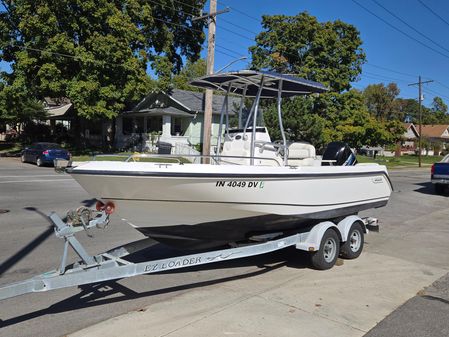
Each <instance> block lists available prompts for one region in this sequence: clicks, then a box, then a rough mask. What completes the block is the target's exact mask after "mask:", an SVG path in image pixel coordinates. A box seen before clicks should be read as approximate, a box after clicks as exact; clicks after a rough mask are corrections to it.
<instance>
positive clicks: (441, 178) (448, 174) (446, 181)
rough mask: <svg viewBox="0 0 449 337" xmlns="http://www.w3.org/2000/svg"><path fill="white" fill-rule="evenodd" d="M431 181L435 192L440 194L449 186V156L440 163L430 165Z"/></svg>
mask: <svg viewBox="0 0 449 337" xmlns="http://www.w3.org/2000/svg"><path fill="white" fill-rule="evenodd" d="M430 178H431V181H432V184H434V186H435V192H436V193H438V194H440V193H443V192H444V189H445V188H447V187H448V186H449V154H448V155H446V156H445V157H444V158H443V159H441V161H439V162H438V163H435V164H433V165H432V169H431V176H430Z"/></svg>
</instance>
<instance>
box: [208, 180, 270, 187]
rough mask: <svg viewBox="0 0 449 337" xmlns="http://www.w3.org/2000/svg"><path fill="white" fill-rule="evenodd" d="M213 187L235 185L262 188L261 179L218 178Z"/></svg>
mask: <svg viewBox="0 0 449 337" xmlns="http://www.w3.org/2000/svg"><path fill="white" fill-rule="evenodd" d="M215 187H235V188H259V189H260V188H264V182H263V181H239V180H231V181H225V180H218V181H217V182H216V183H215Z"/></svg>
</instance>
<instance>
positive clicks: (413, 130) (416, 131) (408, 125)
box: [402, 123, 419, 137]
mask: <svg viewBox="0 0 449 337" xmlns="http://www.w3.org/2000/svg"><path fill="white" fill-rule="evenodd" d="M402 125H403V126H404V128H405V133H407V131H408V130H409V129H411V130H412V132H413V133H414V135H415V137H419V132H418V129H417V128H416V126H415V125H414V124H413V123H402Z"/></svg>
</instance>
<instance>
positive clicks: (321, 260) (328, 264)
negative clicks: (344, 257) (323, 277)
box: [310, 228, 340, 270]
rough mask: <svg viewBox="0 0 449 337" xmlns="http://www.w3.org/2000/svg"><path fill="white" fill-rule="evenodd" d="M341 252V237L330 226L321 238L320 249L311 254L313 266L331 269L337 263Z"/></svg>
mask: <svg viewBox="0 0 449 337" xmlns="http://www.w3.org/2000/svg"><path fill="white" fill-rule="evenodd" d="M339 252H340V238H339V237H338V235H337V233H336V232H335V231H334V230H333V229H332V228H329V229H328V230H327V231H325V232H324V235H323V237H322V239H321V243H320V249H319V250H318V251H317V252H314V253H312V254H311V256H310V261H311V264H312V266H313V268H315V269H318V270H326V269H330V268H332V267H333V266H334V265H335V262H336V261H337V258H338V254H339Z"/></svg>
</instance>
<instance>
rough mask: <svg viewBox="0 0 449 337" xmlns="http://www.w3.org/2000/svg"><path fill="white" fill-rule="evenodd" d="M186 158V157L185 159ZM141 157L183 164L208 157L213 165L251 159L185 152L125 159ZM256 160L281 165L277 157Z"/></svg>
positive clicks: (134, 157) (130, 157)
mask: <svg viewBox="0 0 449 337" xmlns="http://www.w3.org/2000/svg"><path fill="white" fill-rule="evenodd" d="M183 158H184V159H183ZM140 159H160V160H173V161H176V162H177V163H178V164H180V165H183V164H186V163H187V162H186V160H188V159H200V160H201V159H206V160H207V161H209V162H210V163H211V164H212V165H220V164H223V163H224V164H232V165H241V164H240V163H236V162H233V161H232V159H251V158H250V157H248V156H222V155H218V156H217V155H203V154H183V155H182V156H179V155H172V154H149V153H135V154H131V155H128V156H127V158H126V159H125V161H126V162H129V161H139V160H140ZM253 159H255V160H269V161H272V162H274V163H275V164H276V165H277V166H280V163H279V162H278V161H277V160H276V158H269V157H253Z"/></svg>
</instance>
